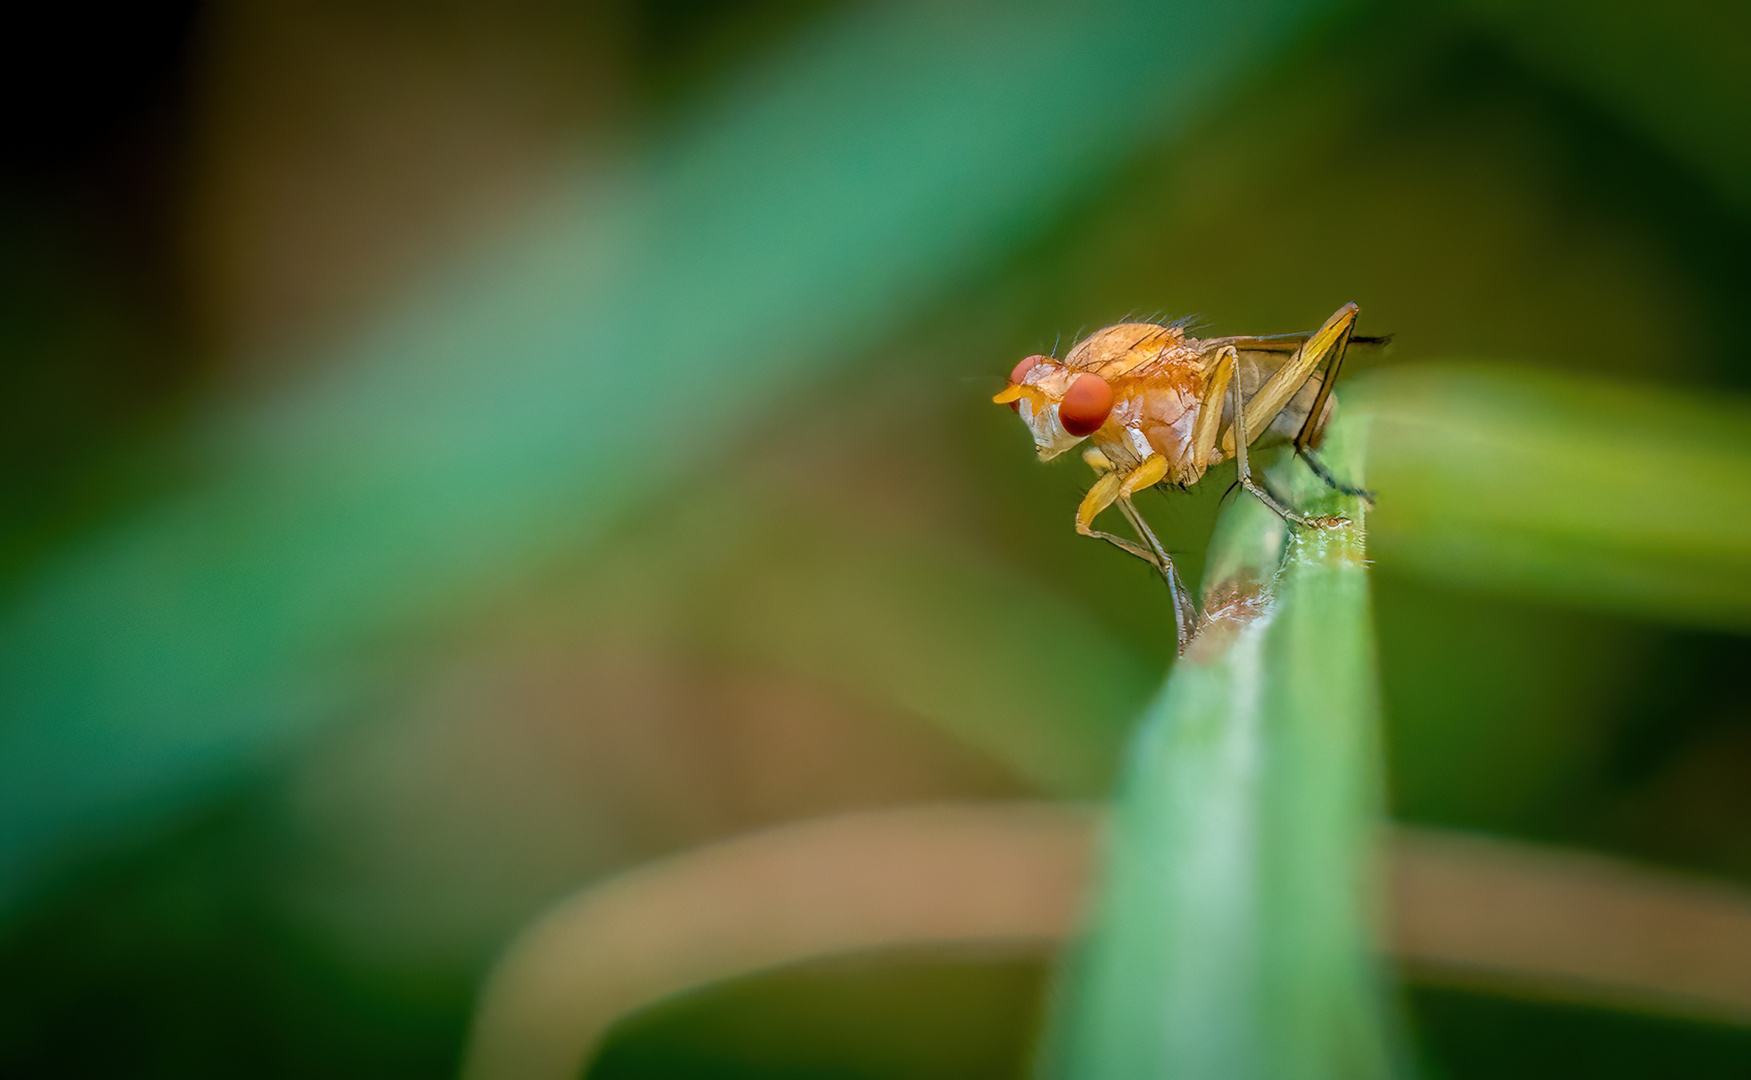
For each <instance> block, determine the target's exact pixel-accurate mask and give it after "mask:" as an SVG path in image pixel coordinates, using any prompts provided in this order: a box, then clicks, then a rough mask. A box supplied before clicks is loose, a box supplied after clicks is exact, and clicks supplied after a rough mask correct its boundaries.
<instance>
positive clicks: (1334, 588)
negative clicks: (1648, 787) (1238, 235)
mask: <svg viewBox="0 0 1751 1080" xmlns="http://www.w3.org/2000/svg"><path fill="white" fill-rule="evenodd" d="M1365 433H1366V428H1365V426H1364V425H1359V424H1354V423H1351V424H1350V425H1349V426H1348V427H1344V426H1343V425H1341V424H1340V425H1338V426H1337V427H1336V428H1335V429H1334V431H1333V438H1332V440H1331V443H1330V444H1328V446H1329V449H1330V451H1331V453H1330V458H1331V461H1332V464H1333V465H1334V466H1335V467H1336V469H1337V470H1338V471H1339V472H1340V473H1342V474H1344V475H1348V476H1360V473H1361V470H1360V468H1359V466H1360V463H1361V460H1362V453H1361V447H1360V446H1359V445H1358V444H1357V443H1356V442H1355V441H1352V440H1353V438H1354V437H1355V436H1359V435H1365ZM1346 436H1350V437H1346ZM1283 477H1295V478H1300V479H1302V480H1311V477H1309V476H1308V475H1307V471H1306V470H1305V469H1303V468H1301V467H1300V466H1299V465H1298V464H1297V465H1294V466H1293V468H1292V469H1290V470H1284V472H1283ZM1278 482H1279V483H1283V479H1282V478H1279V480H1278ZM1284 486H1286V487H1287V486H1290V485H1287V484H1285V485H1284ZM1320 487H1321V486H1320V485H1319V482H1318V481H1317V480H1312V483H1311V485H1309V484H1306V483H1302V484H1299V485H1296V486H1295V487H1293V488H1292V490H1295V491H1296V494H1297V495H1298V496H1299V499H1298V501H1300V502H1302V503H1303V504H1305V505H1310V506H1314V507H1318V508H1319V509H1321V510H1323V511H1327V512H1333V511H1341V512H1343V513H1346V514H1349V515H1351V516H1352V517H1353V518H1354V519H1355V521H1356V522H1357V523H1356V524H1351V525H1345V526H1342V527H1335V528H1329V529H1320V530H1317V531H1314V530H1297V531H1296V532H1295V533H1294V534H1293V536H1292V537H1289V538H1288V541H1287V543H1286V544H1285V536H1286V532H1285V529H1284V528H1283V524H1282V522H1281V520H1280V519H1278V518H1277V517H1276V516H1275V515H1274V514H1272V513H1271V512H1270V511H1268V510H1266V509H1265V508H1264V507H1263V506H1262V505H1261V504H1259V503H1258V502H1257V501H1256V500H1254V499H1251V498H1250V497H1247V498H1241V499H1239V500H1238V501H1237V502H1236V503H1235V504H1234V505H1233V506H1231V507H1230V508H1229V509H1228V510H1227V512H1226V513H1225V514H1224V517H1223V520H1222V524H1221V526H1220V527H1219V532H1218V536H1217V539H1216V541H1215V543H1214V544H1213V545H1212V551H1211V564H1210V565H1211V567H1212V571H1211V575H1210V576H1211V577H1212V579H1213V581H1214V584H1212V585H1207V586H1206V589H1205V605H1206V608H1207V609H1210V610H1213V612H1214V618H1213V620H1212V622H1211V623H1210V624H1209V625H1208V626H1207V627H1206V629H1205V630H1204V631H1203V633H1202V634H1201V635H1200V637H1199V638H1198V639H1197V640H1196V641H1195V642H1194V643H1193V645H1192V647H1191V648H1190V649H1189V650H1188V652H1187V654H1186V656H1185V657H1184V658H1183V659H1182V661H1181V662H1180V663H1179V664H1178V665H1176V666H1175V668H1174V670H1173V673H1172V675H1171V676H1170V677H1169V679H1168V681H1167V685H1166V687H1165V688H1164V689H1163V691H1162V694H1161V697H1160V699H1159V700H1158V701H1157V702H1156V703H1155V704H1154V705H1153V706H1151V708H1150V709H1149V711H1148V713H1147V714H1146V715H1145V718H1144V723H1143V727H1142V730H1141V731H1140V733H1139V735H1138V737H1137V740H1136V742H1135V744H1134V747H1133V758H1132V760H1131V762H1130V767H1129V772H1128V775H1127V777H1126V779H1125V782H1124V787H1123V789H1122V791H1121V794H1120V797H1119V805H1118V809H1117V813H1116V817H1115V820H1114V822H1113V824H1112V826H1111V835H1110V837H1109V838H1108V856H1107V866H1106V868H1105V870H1104V873H1103V881H1102V885H1101V891H1100V897H1099V899H1098V901H1097V903H1096V906H1095V909H1094V923H1093V928H1092V932H1091V934H1090V936H1089V938H1088V940H1087V941H1086V942H1085V943H1084V944H1083V945H1082V946H1081V948H1080V950H1079V952H1078V953H1077V954H1076V955H1075V956H1074V958H1073V961H1072V965H1071V968H1070V972H1069V975H1068V985H1067V987H1066V989H1065V991H1064V996H1063V998H1062V1001H1061V1008H1060V1011H1059V1015H1058V1016H1057V1018H1056V1021H1057V1024H1056V1029H1055V1033H1054V1042H1053V1044H1052V1045H1051V1046H1050V1047H1049V1048H1048V1063H1049V1071H1050V1072H1051V1073H1052V1074H1053V1075H1060V1076H1073V1077H1126V1078H1131V1077H1210V1078H1218V1077H1220V1078H1223V1080H1234V1078H1244V1077H1271V1078H1283V1077H1289V1078H1299V1077H1308V1078H1312V1077H1333V1078H1337V1077H1343V1078H1346V1080H1349V1078H1355V1077H1370V1076H1374V1077H1378V1076H1384V1075H1386V1074H1387V1072H1388V1071H1389V1061H1390V1058H1391V1056H1392V1046H1393V1044H1394V1041H1395V1040H1394V1038H1393V1037H1392V1036H1391V1034H1390V1032H1389V1027H1388V1022H1387V1012H1388V1010H1387V1008H1386V1003H1385V996H1384V994H1383V992H1382V986H1381V980H1380V977H1379V975H1378V973H1377V971H1376V968H1375V965H1374V963H1373V960H1372V957H1371V952H1370V946H1369V931H1368V926H1369V919H1370V914H1371V909H1372V906H1373V905H1372V904H1371V902H1370V893H1371V889H1370V885H1369V883H1368V879H1367V862H1368V859H1367V855H1366V852H1367V851H1368V850H1369V848H1370V842H1371V839H1372V835H1373V834H1372V830H1373V828H1374V824H1375V822H1376V819H1377V815H1378V813H1379V811H1380V805H1379V777H1378V768H1379V766H1378V761H1379V753H1380V752H1379V747H1378V745H1377V733H1376V732H1377V724H1378V719H1377V706H1376V701H1375V688H1374V678H1375V673H1374V660H1373V640H1372V631H1371V629H1370V624H1369V617H1368V584H1367V574H1366V570H1365V568H1364V561H1363V534H1362V528H1361V525H1360V513H1361V507H1360V506H1358V505H1356V504H1355V503H1354V501H1353V500H1344V499H1340V498H1338V497H1336V496H1335V495H1334V494H1332V493H1329V492H1327V493H1324V494H1321V491H1320Z"/></svg>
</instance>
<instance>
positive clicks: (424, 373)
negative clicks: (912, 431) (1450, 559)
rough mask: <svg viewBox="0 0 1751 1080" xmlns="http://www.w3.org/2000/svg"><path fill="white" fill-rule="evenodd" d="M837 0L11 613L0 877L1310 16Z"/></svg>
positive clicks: (957, 260)
mask: <svg viewBox="0 0 1751 1080" xmlns="http://www.w3.org/2000/svg"><path fill="white" fill-rule="evenodd" d="M1320 7H1321V4H1320V3H1319V0H1256V2H1253V3H1247V4H1239V5H1202V4H1166V5H1158V4H1146V3H1138V2H1134V0H1105V2H1102V3H1097V4H1094V5H1082V6H1079V7H1063V6H1056V5H1045V4H1037V5H1035V4H1029V5H1025V6H1020V7H1012V8H1006V9H1003V10H1002V11H1001V12H993V11H987V10H986V9H982V8H961V7H956V6H948V7H944V6H941V5H930V4H913V5H904V6H899V7H894V6H881V5H874V6H869V5H857V6H853V7H851V8H848V9H846V10H845V11H844V12H843V13H841V14H840V15H838V16H836V17H835V18H833V19H832V20H831V21H829V22H827V23H825V24H823V25H822V26H821V27H819V28H818V29H817V30H816V32H813V33H809V34H805V35H802V36H801V37H800V38H798V39H797V40H795V41H794V42H793V43H792V44H791V46H790V48H789V49H788V51H787V52H785V53H784V54H782V55H779V56H776V57H773V58H771V60H770V62H769V63H767V64H765V65H764V66H762V67H760V68H758V69H757V70H753V71H749V72H747V73H745V74H744V76H743V77H742V78H740V79H739V80H736V81H734V82H733V83H732V84H731V85H728V86H726V87H723V88H722V90H721V93H720V94H719V95H718V96H716V97H714V98H713V99H712V100H710V101H709V102H707V103H705V104H704V105H703V106H702V107H700V108H697V109H696V110H694V111H693V112H692V113H691V114H690V115H689V116H687V117H686V118H685V119H684V120H683V121H681V122H680V123H678V124H676V125H674V126H673V128H672V130H670V131H669V132H668V133H667V134H666V135H664V136H662V137H659V138H657V139H655V140H653V142H652V144H651V145H650V146H649V147H648V148H647V150H646V151H645V152H644V153H642V154H640V155H637V156H636V158H635V159H634V160H631V161H629V162H627V163H626V164H624V165H623V166H622V167H619V168H617V169H610V170H607V171H606V173H605V174H599V175H592V176H589V177H583V178H576V179H574V180H573V182H571V183H570V185H569V187H570V191H571V193H570V194H569V195H568V196H566V197H565V198H562V199H559V200H557V201H556V202H555V203H554V204H553V205H552V206H550V207H549V208H548V209H547V211H546V213H545V214H537V215H531V217H532V218H533V219H535V220H532V221H531V223H530V226H529V228H528V229H527V230H526V232H525V233H524V234H523V235H521V236H519V237H516V238H512V239H510V240H508V241H507V242H506V243H505V244H504V246H503V247H502V248H501V249H500V250H499V252H498V253H497V255H496V256H495V257H493V258H483V259H482V260H480V261H479V263H478V264H477V265H474V266H471V267H468V268H465V269H459V270H457V271H456V272H454V273H452V274H450V275H449V276H448V277H447V278H446V279H445V280H443V281H442V282H440V283H439V284H436V285H433V286H431V287H429V288H427V289H426V290H425V291H424V292H423V293H422V294H421V295H419V296H418V297H416V298H415V299H414V300H413V301H412V302H410V303H409V304H407V305H406V307H405V308H404V309H403V310H402V311H400V312H399V313H398V314H397V315H396V316H395V317H393V318H391V319H388V320H386V321H385V322H384V323H383V324H382V325H381V326H380V327H379V328H378V329H377V331H376V332H374V333H372V334H370V335H367V336H366V337H364V338H363V339H361V340H359V341H357V342H355V343H353V344H352V345H351V346H349V347H347V348H345V349H342V350H340V351H339V353H338V354H337V355H334V356H332V357H329V358H327V359H326V360H325V361H324V362H322V363H320V364H316V365H311V366H312V367H314V368H316V369H318V370H320V371H321V372H322V374H320V375H317V376H316V377H313V378H311V379H310V380H309V381H308V382H307V383H305V384H304V385H301V386H298V387H294V388H291V389H290V390H288V391H287V392H285V393H284V394H282V395H281V396H279V397H277V398H275V399H274V400H273V401H272V402H271V403H270V404H268V405H266V406H262V407H247V408H239V409H236V410H233V411H232V412H231V413H230V414H229V415H228V416H226V417H225V418H224V419H223V420H221V421H219V422H215V423H213V424H211V425H209V426H208V429H207V432H206V436H205V439H204V441H202V442H200V443H199V444H198V447H197V449H198V453H197V455H196V456H197V457H198V459H199V465H198V467H197V468H196V470H195V471H196V472H197V473H198V474H199V479H197V480H195V481H192V482H191V484H190V485H189V487H188V488H187V489H186V490H185V491H184V492H183V493H182V494H181V495H179V496H177V497H173V498H170V499H168V500H167V501H165V502H163V503H162V504H160V505H157V506H154V507H152V508H150V509H148V510H145V511H143V512H141V513H139V514H138V515H136V516H134V517H132V518H130V519H128V520H126V521H121V522H117V523H115V524H114V525H112V526H111V527H109V528H107V529H104V530H101V531H99V532H97V533H95V534H93V535H92V536H90V537H89V538H88V539H87V540H86V541H84V542H83V543H79V544H75V545H71V546H69V547H68V548H67V550H66V551H65V552H64V554H63V555H62V557H61V558H59V559H58V560H57V561H56V562H55V563H54V564H53V565H47V566H43V567H40V568H39V569H38V570H37V571H36V573H35V574H34V576H32V577H31V578H30V579H28V580H24V581H20V582H16V583H14V585H13V587H12V589H11V590H10V592H9V595H8V596H7V598H6V602H5V607H4V612H3V614H0V717H4V728H0V762H4V766H5V770H6V775H7V783H6V784H5V785H4V786H3V787H0V881H4V882H5V883H6V884H5V887H4V889H5V891H6V893H7V894H10V895H16V892H17V890H19V889H22V888H26V887H28V883H29V881H30V871H31V870H32V869H33V868H34V867H36V866H37V865H38V864H39V861H40V860H41V859H42V858H43V857H45V856H47V855H48V854H49V853H51V852H61V853H65V852H67V851H68V850H69V848H68V845H69V844H70V843H71V842H72V841H74V840H75V839H76V838H78V837H81V836H89V835H92V834H93V833H95V832H100V831H102V830H103V829H105V828H109V827H113V825H114V823H115V822H116V821H117V820H119V819H120V818H121V817H122V815H121V813H120V812H121V811H123V810H127V811H130V812H132V814H133V815H134V816H135V817H140V816H142V815H143V816H144V817H145V818H147V819H149V818H150V817H151V816H152V814H154V813H158V812H161V811H162V810H163V809H164V804H162V803H161V802H160V801H159V800H161V799H162V798H164V797H165V796H166V795H168V794H171V793H173V792H174V791H176V790H177V789H178V788H179V786H180V785H184V784H188V783H190V782H194V781H198V780H200V779H201V778H210V777H214V776H218V775H223V774H224V772H225V771H226V770H228V769H230V768H234V767H236V766H237V765H238V763H240V762H243V761H247V760H250V759H252V758H254V757H256V756H258V755H260V754H263V753H265V752H269V751H271V750H272V749H273V748H274V747H275V746H278V745H281V744H283V743H284V742H286V741H287V740H289V739H291V738H294V737H296V736H297V735H298V734H299V733H300V732H302V731H305V730H308V728H309V726H310V725H311V724H312V723H313V722H315V721H317V720H320V719H321V718H324V717H327V716H332V715H334V714H336V713H337V712H338V711H340V710H341V709H342V708H344V707H345V705H346V704H347V703H348V702H351V701H354V700H356V699H357V694H358V692H359V690H360V689H361V687H362V686H363V685H367V684H368V683H369V682H370V681H371V680H372V679H374V678H376V677H377V676H378V675H380V671H379V670H378V669H379V668H380V667H381V664H382V659H381V657H380V656H376V657H374V656H373V655H372V653H371V650H370V649H369V648H366V647H365V646H368V645H370V644H373V643H376V644H387V645H393V644H395V643H397V642H399V641H402V640H405V635H406V634H407V633H408V632H409V631H410V630H414V629H417V628H419V627H421V626H422V625H424V626H429V625H431V621H432V620H433V619H436V618H442V617H445V616H447V615H451V614H454V613H456V612H459V611H462V610H466V605H468V604H469V603H472V602H477V601H479V600H481V599H483V598H484V597H487V596H490V595H492V594H493V592H494V590H496V589H498V588H502V587H503V586H504V585H506V584H507V583H510V582H515V581H518V580H521V579H523V578H525V577H526V576H527V574H528V573H529V572H530V571H531V569H532V568H534V567H537V566H539V565H541V564H542V563H543V562H544V561H545V560H547V559H548V558H550V557H551V556H552V555H553V554H554V553H556V552H559V551H564V550H570V549H575V548H576V547H577V546H579V545H581V544H584V543H586V542H588V541H590V540H591V539H592V538H593V537H595V536H596V535H598V534H599V531H600V530H601V529H602V528H603V527H604V525H605V524H606V523H607V522H609V521H611V520H613V518H614V516H615V515H616V514H617V513H619V512H620V511H622V510H623V509H624V508H625V507H626V506H628V505H629V504H630V503H631V502H633V501H634V500H636V499H637V498H639V497H640V496H641V495H643V494H644V493H645V492H647V491H648V490H650V489H651V487H652V486H653V485H655V484H657V483H660V482H662V481H663V480H665V479H669V478H673V477H675V476H677V475H679V474H681V473H682V472H684V471H685V470H688V469H698V468H705V469H709V468H711V467H712V465H713V463H714V458H713V453H714V451H713V448H714V447H715V446H716V445H717V444H718V443H719V442H720V441H721V440H722V439H723V438H725V437H726V435H727V434H729V433H730V432H733V431H735V430H736V429H737V428H738V426H740V425H742V424H744V423H745V422H746V421H747V420H748V418H749V416H750V415H751V413H752V411H753V410H754V409H755V408H756V407H758V406H763V405H764V404H765V403H766V401H767V400H768V399H769V397H770V396H771V395H772V394H773V392H774V391H775V390H777V389H779V388H781V387H783V386H784V383H785V380H786V379H787V378H788V377H792V376H794V375H796V374H797V373H798V372H801V371H803V370H805V369H807V368H809V367H810V366H811V365H813V366H816V367H823V366H826V365H829V364H831V363H833V362H836V361H841V360H844V359H848V358H850V357H851V356H854V355H856V353H857V343H858V342H859V341H860V340H863V339H865V338H867V337H869V336H871V335H873V334H875V333H878V332H879V331H880V330H881V329H882V328H884V327H887V326H891V325H892V324H893V322H894V320H896V319H897V318H899V317H901V316H903V315H904V314H905V313H906V312H908V311H909V310H913V309H915V308H916V307H917V306H919V305H920V304H923V303H926V302H928V301H930V300H931V299H932V298H934V297H935V296H936V295H937V294H938V291H939V290H940V289H941V288H942V287H943V286H944V285H945V284H948V283H951V282H954V281H956V280H959V279H961V278H963V277H964V276H965V275H967V274H968V273H969V272H971V271H973V270H975V269H976V268H979V267H982V266H985V265H988V264H989V263H990V262H991V260H992V259H993V258H995V257H996V256H998V255H999V254H1000V253H1002V252H1003V251H1005V250H1007V249H1008V248H1009V247H1011V246H1012V245H1013V244H1014V243H1015V242H1016V241H1018V240H1019V239H1021V238H1024V237H1025V236H1027V235H1029V234H1030V233H1032V232H1034V231H1036V230H1038V229H1039V228H1040V227H1041V223H1042V222H1046V221H1049V220H1051V216H1052V211H1053V210H1054V208H1056V207H1059V206H1061V205H1062V204H1063V203H1064V202H1065V201H1066V199H1067V198H1068V197H1069V196H1070V195H1071V193H1073V192H1075V191H1077V190H1079V189H1080V188H1082V187H1083V186H1085V185H1086V184H1087V183H1088V182H1089V181H1090V180H1091V179H1093V178H1095V177H1098V176H1101V175H1103V174H1105V173H1106V172H1107V171H1109V170H1111V169H1112V168H1115V167H1116V166H1118V165H1119V164H1121V163H1122V162H1124V161H1125V160H1126V159H1127V158H1128V157H1129V156H1130V154H1131V152H1132V151H1133V149H1134V148H1136V147H1139V146H1141V145H1144V144H1148V143H1150V142H1153V141H1156V140H1159V139H1160V138H1161V137H1162V136H1163V135H1164V134H1167V133H1171V132H1172V131H1174V130H1176V129H1179V128H1181V127H1183V125H1184V124H1185V123H1186V122H1187V121H1188V120H1189V119H1190V118H1191V117H1193V116H1194V115H1196V114H1197V112H1198V110H1199V109H1200V107H1202V106H1204V105H1205V104H1206V103H1209V102H1211V101H1213V100H1215V99H1216V98H1217V97H1218V96H1219V95H1220V94H1221V93H1222V92H1223V90H1224V89H1225V88H1227V87H1231V86H1233V85H1234V84H1235V82H1236V81H1237V80H1239V79H1241V78H1244V77H1245V75H1246V73H1247V71H1248V70H1249V69H1252V68H1254V67H1256V66H1257V65H1258V64H1259V63H1260V62H1261V61H1263V60H1264V59H1265V58H1267V57H1268V56H1270V55H1271V54H1272V53H1273V52H1274V51H1275V50H1277V49H1278V48H1279V47H1281V46H1282V45H1283V44H1284V43H1285V42H1286V41H1287V40H1289V39H1290V38H1291V37H1292V36H1293V35H1294V33H1295V32H1296V31H1297V30H1298V29H1299V28H1301V27H1303V26H1304V25H1305V24H1306V23H1307V22H1308V20H1309V18H1310V17H1311V16H1312V14H1313V13H1314V12H1315V11H1317V10H1319V9H1320Z"/></svg>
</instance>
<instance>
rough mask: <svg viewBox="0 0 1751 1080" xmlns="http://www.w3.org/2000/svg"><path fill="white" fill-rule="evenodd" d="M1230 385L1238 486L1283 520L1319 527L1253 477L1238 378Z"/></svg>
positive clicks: (1243, 406)
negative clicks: (1232, 395)
mask: <svg viewBox="0 0 1751 1080" xmlns="http://www.w3.org/2000/svg"><path fill="white" fill-rule="evenodd" d="M1229 348H1233V346H1229ZM1231 385H1232V386H1233V391H1232V392H1233V394H1234V432H1233V434H1234V460H1235V463H1236V464H1237V466H1238V467H1239V471H1240V486H1241V487H1243V488H1245V489H1246V490H1248V491H1250V492H1252V494H1253V497H1254V498H1256V499H1258V501H1259V502H1262V503H1264V504H1265V505H1266V506H1268V507H1270V508H1271V509H1272V510H1274V511H1276V513H1277V516H1278V517H1281V518H1283V519H1284V520H1285V521H1293V522H1294V523H1295V524H1297V525H1305V526H1307V527H1308V528H1310V529H1311V528H1317V527H1319V526H1320V525H1321V524H1323V523H1322V522H1319V521H1316V520H1314V519H1313V518H1310V517H1307V516H1305V515H1303V514H1298V513H1296V512H1295V511H1293V510H1291V509H1289V508H1288V507H1287V506H1285V505H1283V503H1281V502H1279V501H1278V500H1277V497H1276V496H1275V495H1272V494H1271V493H1270V492H1269V491H1267V490H1266V489H1265V487H1264V485H1262V484H1260V483H1259V482H1258V481H1257V480H1254V479H1253V476H1252V467H1251V465H1250V464H1249V463H1248V462H1247V460H1246V444H1247V441H1248V438H1249V433H1248V432H1247V430H1246V422H1247V417H1246V408H1245V403H1244V402H1242V401H1241V400H1240V380H1239V379H1235V380H1234V382H1233V383H1232V384H1231Z"/></svg>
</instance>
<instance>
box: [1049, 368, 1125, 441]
mask: <svg viewBox="0 0 1751 1080" xmlns="http://www.w3.org/2000/svg"><path fill="white" fill-rule="evenodd" d="M1112 411H1113V388H1112V387H1111V386H1108V385H1107V381H1106V380H1105V379H1103V378H1101V377H1100V376H1099V375H1092V374H1088V373H1086V372H1085V373H1083V374H1081V375H1078V376H1076V381H1075V382H1073V383H1071V384H1070V389H1069V390H1066V391H1065V392H1064V400H1063V401H1061V402H1059V403H1058V422H1059V423H1060V424H1063V425H1064V430H1065V431H1068V432H1069V433H1070V434H1072V435H1092V434H1094V432H1095V431H1096V430H1097V429H1098V428H1099V427H1100V426H1101V425H1102V424H1104V423H1106V422H1107V414H1109V413H1111V412H1112Z"/></svg>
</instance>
